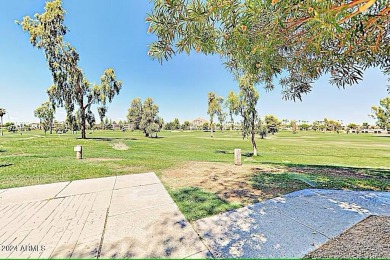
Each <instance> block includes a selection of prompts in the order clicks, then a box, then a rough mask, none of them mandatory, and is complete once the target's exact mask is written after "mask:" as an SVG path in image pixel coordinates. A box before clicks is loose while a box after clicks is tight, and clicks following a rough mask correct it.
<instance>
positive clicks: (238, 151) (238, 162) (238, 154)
mask: <svg viewBox="0 0 390 260" xmlns="http://www.w3.org/2000/svg"><path fill="white" fill-rule="evenodd" d="M234 164H235V165H241V149H234Z"/></svg>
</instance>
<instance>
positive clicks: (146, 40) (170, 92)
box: [0, 0, 388, 123]
mask: <svg viewBox="0 0 390 260" xmlns="http://www.w3.org/2000/svg"><path fill="white" fill-rule="evenodd" d="M44 4H45V1H43V0H34V1H31V0H12V1H0V71H1V78H0V107H2V108H6V110H7V111H8V114H7V115H6V116H4V121H5V122H7V121H14V122H36V121H38V119H36V118H34V115H33V111H34V109H35V108H36V107H38V106H39V105H40V104H41V103H42V102H44V101H46V100H47V95H46V89H47V88H48V87H49V86H50V85H51V83H52V80H51V74H50V71H49V69H48V66H47V64H46V61H45V59H44V55H43V53H42V51H40V50H37V49H35V48H33V47H32V46H31V44H30V42H29V36H28V34H27V33H25V32H23V31H22V29H21V28H20V27H19V26H18V25H16V24H15V22H14V21H15V20H21V19H22V18H23V17H24V16H26V15H30V16H31V15H33V14H34V13H41V12H42V11H43V7H44ZM64 8H65V9H66V11H67V15H66V17H65V24H66V25H67V26H68V28H69V29H70V32H69V33H68V34H67V36H66V41H68V42H70V43H71V45H72V46H74V47H76V49H77V51H78V53H79V54H80V67H81V68H82V69H83V70H84V72H85V74H86V76H87V78H88V80H89V81H90V82H96V83H98V82H99V77H100V75H101V74H102V72H103V71H104V69H106V68H109V67H112V68H114V70H115V72H116V75H117V78H118V79H120V80H122V82H123V88H122V91H121V93H120V95H119V96H116V97H115V98H114V100H113V103H112V104H109V107H108V117H109V118H112V119H113V120H120V119H125V118H126V114H127V109H128V107H129V104H130V101H131V100H132V99H133V98H135V97H140V98H141V99H143V100H144V99H145V98H147V97H152V98H153V99H154V100H155V102H156V103H157V104H158V105H159V107H160V115H161V116H162V117H163V118H164V120H165V121H166V122H168V121H171V120H173V119H174V118H175V117H178V118H179V119H180V120H181V121H183V120H193V119H195V118H197V117H203V118H206V119H207V118H208V117H207V93H208V92H209V91H215V92H216V93H217V94H218V95H221V96H223V97H226V96H227V93H228V92H229V91H230V90H234V91H237V90H238V88H237V84H236V82H235V81H234V80H233V77H232V76H231V75H230V74H229V73H228V72H227V71H226V70H225V68H224V66H223V64H222V62H221V60H220V59H219V57H217V56H204V55H201V54H191V55H190V56H187V55H185V54H183V55H178V56H175V57H174V58H173V59H172V60H169V61H168V62H165V63H163V65H160V64H159V63H158V62H157V61H155V60H152V59H151V58H150V57H149V56H148V55H147V50H148V47H147V45H148V44H150V43H151V42H152V41H153V40H154V39H155V38H154V36H153V35H148V34H147V33H146V32H147V27H148V25H147V24H146V23H145V17H146V13H148V12H150V10H151V4H150V3H149V1H147V0H110V1H106V0H95V1H92V0H83V1H77V0H64ZM328 80H329V79H328V78H327V77H326V76H325V77H323V78H321V79H320V80H319V81H317V82H316V83H315V84H314V88H313V91H312V92H311V93H310V94H309V95H307V96H304V98H303V101H302V102H293V101H284V100H283V99H282V95H281V93H280V91H281V89H280V87H278V88H276V89H275V90H274V91H272V92H266V91H264V90H263V89H262V87H261V86H259V87H258V89H259V91H260V100H259V105H258V108H259V111H260V114H261V115H262V116H264V115H266V114H274V115H276V116H277V117H279V118H280V119H285V118H286V119H296V120H308V121H313V120H317V119H323V118H324V117H327V118H331V119H335V120H343V121H344V122H345V123H348V122H357V123H362V122H373V120H372V119H370V118H369V116H368V115H369V114H370V108H371V106H372V105H376V104H378V103H379V100H380V99H382V98H384V97H386V96H388V94H387V92H386V83H387V82H386V77H385V76H384V75H383V74H382V73H381V72H380V70H379V69H370V70H368V71H367V72H366V73H365V77H364V81H363V82H361V83H360V84H359V85H355V86H352V87H348V88H347V89H345V90H339V89H337V88H336V87H335V86H332V85H330V84H329V83H328ZM95 112H96V110H95ZM95 114H96V115H97V113H95ZM64 118H65V113H64V112H63V111H62V110H59V111H58V113H57V117H56V119H58V120H63V119H64Z"/></svg>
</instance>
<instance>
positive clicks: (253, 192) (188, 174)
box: [161, 162, 280, 204]
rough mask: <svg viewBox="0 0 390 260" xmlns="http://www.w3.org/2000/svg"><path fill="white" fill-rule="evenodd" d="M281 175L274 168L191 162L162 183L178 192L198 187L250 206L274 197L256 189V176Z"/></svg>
mask: <svg viewBox="0 0 390 260" xmlns="http://www.w3.org/2000/svg"><path fill="white" fill-rule="evenodd" d="M259 169H261V171H267V172H277V171H280V170H279V169H277V167H274V166H266V165H264V166H256V167H255V166H253V165H241V166H235V165H233V164H228V163H216V162H189V163H186V164H183V165H181V166H180V167H175V168H174V169H168V170H165V171H163V172H162V174H161V180H162V182H163V183H164V184H166V185H167V186H169V187H171V188H174V189H177V188H183V187H198V188H202V189H205V190H207V191H211V192H214V193H216V194H217V195H218V196H219V197H220V198H222V199H225V200H227V201H229V202H239V203H243V204H250V203H254V202H258V201H261V200H263V199H267V198H269V197H273V194H268V193H264V192H263V191H261V190H258V189H255V188H253V187H252V183H251V182H250V179H251V178H252V177H253V175H254V173H255V172H258V171H259Z"/></svg>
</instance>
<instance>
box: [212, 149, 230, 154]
mask: <svg viewBox="0 0 390 260" xmlns="http://www.w3.org/2000/svg"><path fill="white" fill-rule="evenodd" d="M215 153H222V154H233V152H230V151H226V150H215Z"/></svg>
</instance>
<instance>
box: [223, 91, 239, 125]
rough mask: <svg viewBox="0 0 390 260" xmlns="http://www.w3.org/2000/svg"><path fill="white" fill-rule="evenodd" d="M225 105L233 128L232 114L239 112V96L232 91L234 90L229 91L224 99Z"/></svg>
mask: <svg viewBox="0 0 390 260" xmlns="http://www.w3.org/2000/svg"><path fill="white" fill-rule="evenodd" d="M225 105H226V106H227V107H228V109H229V115H230V122H231V123H232V129H233V128H234V118H233V116H234V115H236V116H238V114H239V113H240V100H239V97H238V96H237V95H236V93H234V91H230V92H229V94H228V96H227V99H226V101H225Z"/></svg>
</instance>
